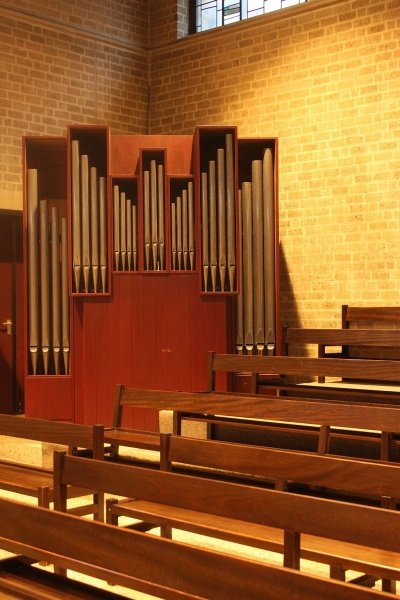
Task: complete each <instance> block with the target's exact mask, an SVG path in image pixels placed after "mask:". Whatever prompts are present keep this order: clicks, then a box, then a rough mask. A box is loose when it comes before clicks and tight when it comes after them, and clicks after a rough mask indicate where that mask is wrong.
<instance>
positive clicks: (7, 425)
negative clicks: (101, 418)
mask: <svg viewBox="0 0 400 600" xmlns="http://www.w3.org/2000/svg"><path fill="white" fill-rule="evenodd" d="M0 435H4V436H10V437H15V438H21V439H25V440H35V441H40V442H45V443H49V444H57V445H61V446H68V447H71V448H87V449H90V450H93V455H94V456H95V457H96V458H102V456H103V454H104V439H103V436H104V427H103V425H93V426H92V425H81V424H76V423H64V422H61V421H49V420H47V419H33V418H29V417H20V416H15V415H2V414H1V415H0Z"/></svg>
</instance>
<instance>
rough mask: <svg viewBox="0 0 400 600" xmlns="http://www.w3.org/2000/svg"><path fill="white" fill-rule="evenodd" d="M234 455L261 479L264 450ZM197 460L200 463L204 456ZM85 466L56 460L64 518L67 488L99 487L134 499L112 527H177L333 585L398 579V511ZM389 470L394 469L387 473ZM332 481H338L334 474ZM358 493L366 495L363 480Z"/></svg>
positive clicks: (120, 508) (112, 516)
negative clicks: (359, 576)
mask: <svg viewBox="0 0 400 600" xmlns="http://www.w3.org/2000/svg"><path fill="white" fill-rule="evenodd" d="M183 440H184V438H180V441H183ZM188 441H189V443H190V440H186V442H188ZM191 441H192V442H194V443H195V444H201V445H202V447H203V449H204V445H205V444H207V447H209V448H211V445H215V444H216V442H211V441H199V440H197V441H194V440H191ZM231 449H232V450H234V451H239V450H240V451H241V452H242V453H246V454H245V455H244V454H243V457H244V458H243V462H244V463H245V464H243V463H240V462H239V463H238V462H236V466H235V468H236V469H237V470H239V471H242V472H246V471H247V472H248V471H249V470H250V469H251V468H252V467H253V466H254V467H255V469H256V470H258V473H260V472H261V471H262V463H261V462H260V460H259V459H260V452H262V451H263V449H260V448H257V449H255V448H252V447H243V448H241V449H239V448H238V447H237V448H236V445H235V444H233V445H232V448H231ZM220 450H221V446H220V445H218V446H217V450H216V451H217V453H218V454H219V455H220V456H222V454H221V452H220ZM264 450H265V449H264ZM201 452H202V457H203V459H204V457H205V454H204V450H202V451H201ZM253 453H254V454H253ZM249 457H250V458H249ZM192 458H193V456H192ZM192 458H190V460H192ZM238 458H239V454H236V455H235V461H237V460H238ZM317 458H318V457H317ZM319 458H321V457H319ZM203 459H202V460H203ZM83 461H85V459H81V458H77V457H71V456H65V455H63V454H61V453H56V455H55V480H56V484H55V485H56V488H57V490H59V492H58V493H57V502H56V506H57V508H59V509H61V510H62V509H63V508H64V506H65V486H66V485H70V484H73V485H88V486H90V485H93V484H94V483H96V485H97V489H98V490H99V491H107V492H109V493H111V494H116V495H118V496H127V497H131V498H135V500H132V501H125V502H122V503H117V502H115V503H114V502H113V501H110V502H108V508H109V510H108V511H107V515H108V517H107V518H108V520H109V521H112V522H114V523H115V522H116V521H117V518H118V516H121V515H129V516H132V517H133V518H138V519H140V520H142V521H144V522H150V523H153V524H154V525H160V526H162V527H170V526H176V527H179V528H181V529H184V530H188V531H194V532H197V533H203V534H205V535H208V536H213V537H215V538H218V539H225V540H230V541H234V542H238V543H242V544H245V545H248V546H254V547H258V548H263V549H265V550H270V551H272V552H279V553H282V554H283V557H284V558H283V563H284V566H286V567H290V568H294V569H298V568H299V565H300V557H302V558H308V559H310V560H314V561H317V562H321V563H324V564H327V565H329V566H330V567H331V569H332V572H333V573H334V574H335V576H336V577H339V576H340V577H342V576H343V571H344V570H346V569H354V570H357V571H361V572H363V573H367V574H368V576H369V577H372V578H373V579H379V578H384V579H385V580H392V581H393V580H397V579H400V570H399V569H400V556H399V540H398V536H399V533H400V513H398V512H397V511H393V510H386V509H381V508H374V507H369V506H362V505H357V504H351V503H345V502H338V501H333V500H326V499H321V498H315V497H310V496H304V495H299V494H292V493H287V492H281V491H275V490H269V489H265V488H262V487H256V486H250V485H242V484H238V483H231V482H226V481H220V480H214V479H205V478H204V477H198V476H193V475H182V474H178V473H171V472H163V471H150V470H149V469H144V468H141V467H135V466H126V465H120V464H110V463H104V462H101V461H88V460H86V461H85V462H83ZM228 461H229V459H228ZM235 461H233V462H235ZM344 462H346V461H344ZM354 462H356V461H354ZM349 465H350V463H349ZM375 466H376V467H382V473H383V472H384V470H385V468H386V466H384V465H375ZM351 467H352V468H353V474H354V473H355V469H356V468H360V469H363V468H364V465H363V463H362V462H360V463H358V465H355V464H351ZM345 468H346V467H345ZM388 468H389V469H397V468H398V467H395V466H393V465H388ZM303 469H304V466H303ZM266 470H267V467H266ZM317 471H318V472H319V475H318V476H317V475H316V473H317ZM298 472H299V471H298ZM304 473H305V469H304ZM347 474H348V473H347ZM336 476H337V477H338V478H340V473H339V472H338V471H337V472H336ZM307 477H309V478H311V479H313V478H314V477H315V479H314V481H320V479H319V478H320V477H321V478H322V477H323V469H321V468H319V469H315V470H314V475H308V476H307ZM332 477H334V475H333V474H332ZM385 477H386V476H384V478H385ZM354 478H356V477H355V476H354ZM357 479H358V480H359V481H362V479H363V478H362V476H357ZM392 479H393V477H392ZM397 479H398V478H397ZM338 481H339V479H337V480H336V483H335V485H336V484H337V482H338ZM363 485H364V489H365V479H364V484H363ZM392 491H393V492H394V493H396V494H397V493H398V485H397V488H396V491H394V489H393V488H392V490H391V492H390V493H392ZM317 515H318V518H316V516H317ZM138 526H139V527H140V526H141V523H140V522H139V524H138V525H133V527H134V528H135V527H138ZM300 539H301V543H300ZM354 545H356V546H354ZM388 587H389V585H388ZM391 589H393V586H391ZM239 597H240V596H239ZM244 597H247V596H244Z"/></svg>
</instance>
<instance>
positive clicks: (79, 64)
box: [0, 0, 149, 208]
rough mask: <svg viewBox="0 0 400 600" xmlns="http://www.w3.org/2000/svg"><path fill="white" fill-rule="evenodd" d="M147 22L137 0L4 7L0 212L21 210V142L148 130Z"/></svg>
mask: <svg viewBox="0 0 400 600" xmlns="http://www.w3.org/2000/svg"><path fill="white" fill-rule="evenodd" d="M147 16H148V12H147V6H145V3H143V2H140V1H139V0H136V1H134V2H132V1H130V0H129V1H128V0H123V1H121V2H118V3H110V2H109V1H108V0H107V1H106V0H101V1H96V2H94V1H93V0H86V1H84V0H83V1H82V0H80V1H79V2H77V1H71V2H63V3H58V2H57V3H56V2H52V1H50V0H47V1H46V0H14V2H13V8H12V9H11V8H10V9H8V8H4V5H3V4H2V5H1V6H0V97H1V103H0V207H7V208H21V206H22V180H21V139H22V136H24V135H65V133H66V128H67V126H68V125H69V124H71V123H82V124H86V123H107V124H108V125H109V126H110V127H111V130H112V131H113V132H116V133H117V132H127V133H145V132H146V126H147V104H148V73H149V71H148V52H147V49H146V47H147V36H148V27H147Z"/></svg>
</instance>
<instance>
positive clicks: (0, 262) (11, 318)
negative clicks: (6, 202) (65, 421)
mask: <svg viewBox="0 0 400 600" xmlns="http://www.w3.org/2000/svg"><path fill="white" fill-rule="evenodd" d="M22 317H23V301H22V216H21V213H17V212H15V213H14V212H12V211H0V412H1V413H22V412H23V388H22V382H23V332H22V323H23V319H22Z"/></svg>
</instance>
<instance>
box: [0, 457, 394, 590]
mask: <svg viewBox="0 0 400 600" xmlns="http://www.w3.org/2000/svg"><path fill="white" fill-rule="evenodd" d="M75 460H77V461H80V462H79V463H78V464H81V461H85V462H86V463H87V462H92V461H88V460H87V459H82V458H81V459H80V458H75ZM93 463H96V465H102V467H104V466H106V467H107V471H109V470H111V471H115V469H117V470H118V468H123V469H124V468H125V469H128V470H129V469H130V468H129V467H123V466H120V465H110V464H105V463H104V462H98V461H93ZM132 468H134V467H132ZM145 472H146V473H147V475H149V471H148V470H145ZM26 522H29V523H30V525H31V526H30V527H18V526H16V524H19V523H26ZM54 531H62V532H63V535H62V536H58V535H54ZM0 532H1V533H0V547H2V548H4V549H6V550H9V551H11V552H17V553H18V554H20V555H21V556H19V557H17V558H12V559H7V560H4V561H2V562H0V591H1V593H2V594H4V596H3V597H5V598H7V595H6V594H8V595H9V597H11V598H13V599H14V600H15V599H17V598H18V599H22V598H24V599H25V600H26V599H27V598H29V599H30V600H44V598H46V600H59V598H60V597H65V598H68V599H69V600H78V599H79V600H83V599H86V600H92V599H99V598H102V599H103V600H117V599H120V600H121V596H120V595H118V594H116V593H107V592H104V591H102V590H100V589H95V588H93V587H92V586H89V585H88V584H86V585H85V584H78V583H76V582H72V581H71V580H69V579H67V578H65V577H60V576H57V575H54V574H53V573H47V572H43V571H39V570H38V569H37V568H35V567H33V566H30V565H29V562H31V560H32V559H35V560H47V561H49V562H52V563H54V564H56V565H58V566H61V567H62V568H69V569H73V570H75V571H78V572H79V573H82V574H85V575H90V576H95V577H98V578H100V579H103V580H106V581H108V582H110V583H113V584H119V585H122V586H124V587H126V588H130V589H133V590H138V591H141V592H144V593H148V594H153V595H156V596H157V597H160V598H165V599H166V600H178V599H183V598H187V599H189V598H193V599H195V598H197V599H198V600H199V599H200V598H203V599H208V600H226V599H227V598H246V600H276V598H292V597H293V593H294V592H293V590H295V591H296V592H295V593H296V598H297V599H298V600H320V599H321V598H326V599H327V600H374V599H376V600H378V599H379V598H382V599H383V598H388V599H389V598H392V597H393V596H392V595H391V594H387V593H380V592H376V591H372V590H368V589H363V588H360V587H358V586H355V585H352V584H348V583H343V582H341V581H334V580H326V579H325V580H324V579H321V578H318V577H313V576H310V575H305V574H303V573H299V572H298V571H295V570H292V569H287V568H279V567H274V566H270V565H266V564H261V563H259V562H253V561H251V560H248V559H244V558H237V557H233V556H228V555H226V554H221V553H217V552H214V551H211V550H206V549H202V548H196V547H193V546H188V545H186V544H180V543H177V542H174V541H172V540H167V539H161V538H157V537H154V536H147V535H143V534H140V533H137V532H133V531H129V530H126V529H122V528H118V527H113V526H110V525H106V524H103V523H96V522H93V521H87V520H86V519H78V518H77V517H74V516H70V515H66V514H62V513H58V512H54V511H49V510H47V509H43V508H36V507H33V506H27V505H22V504H19V503H16V502H11V501H7V500H2V499H0ZM24 555H25V556H27V557H29V559H30V560H26V559H24Z"/></svg>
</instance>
